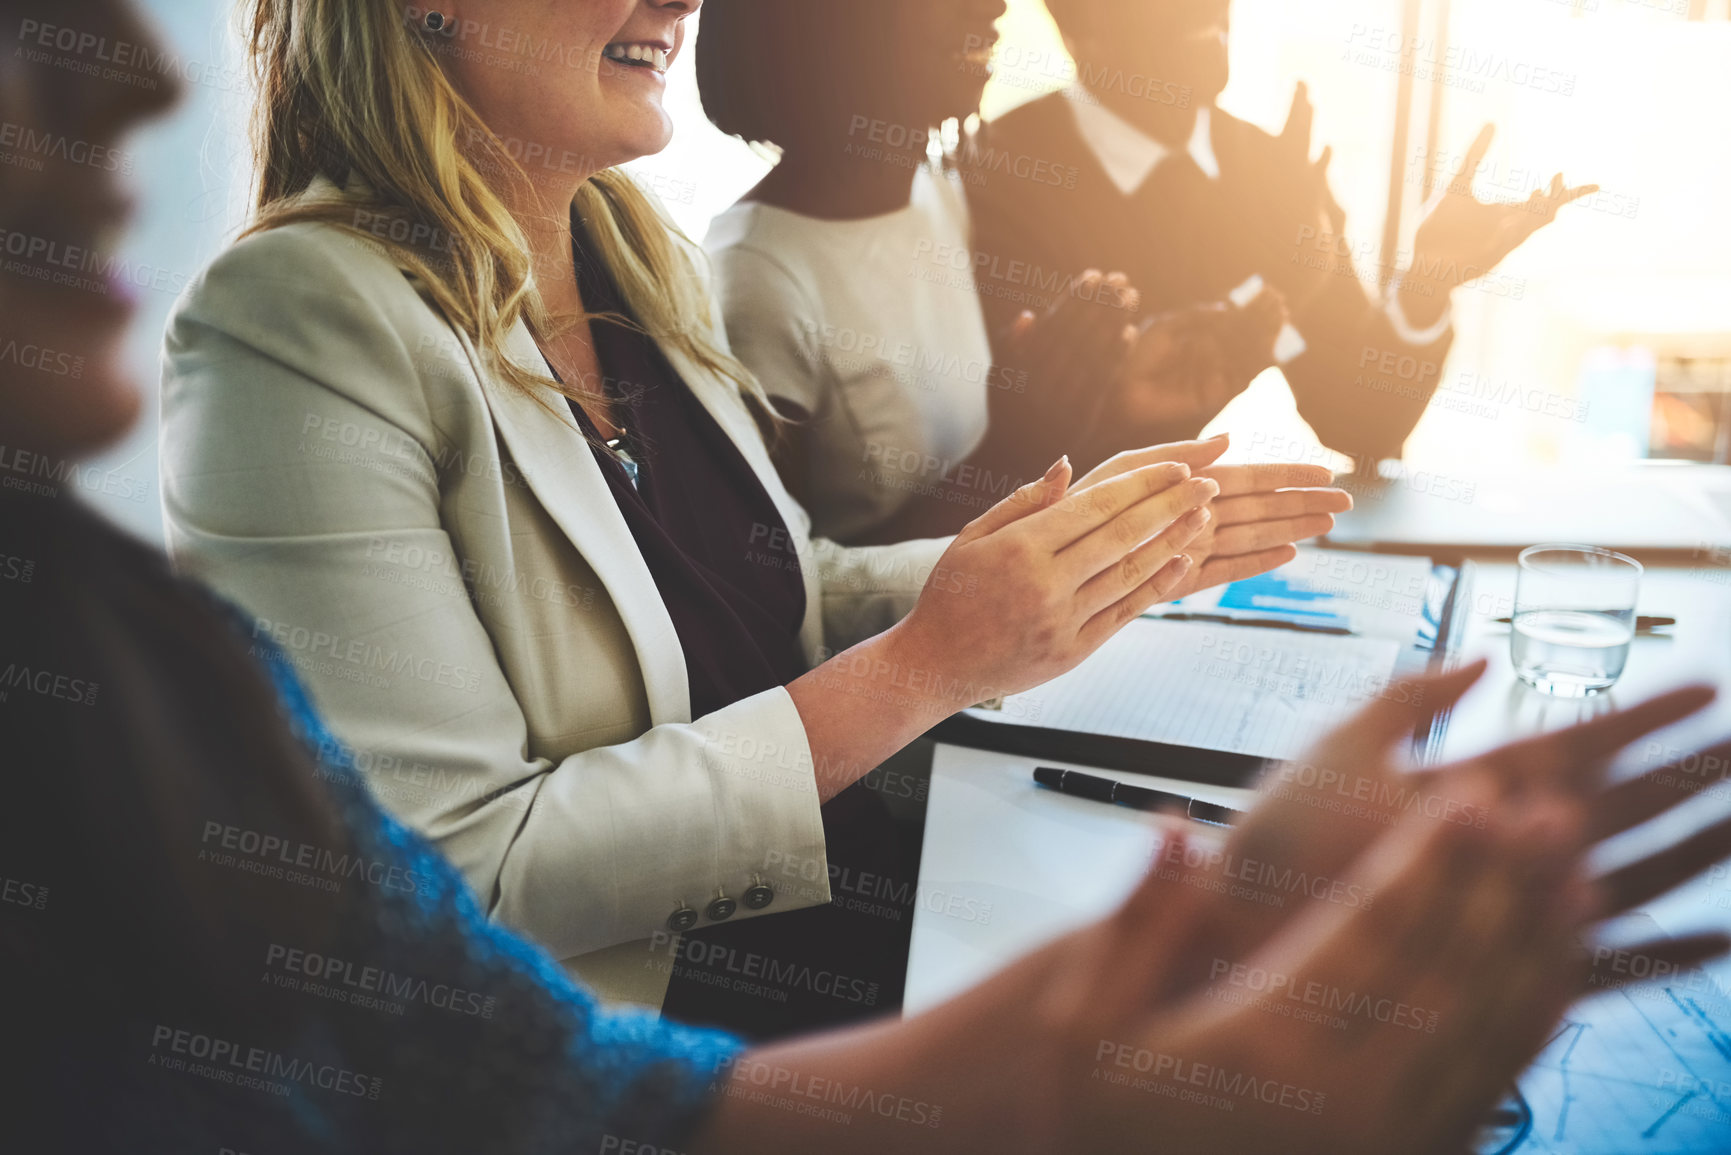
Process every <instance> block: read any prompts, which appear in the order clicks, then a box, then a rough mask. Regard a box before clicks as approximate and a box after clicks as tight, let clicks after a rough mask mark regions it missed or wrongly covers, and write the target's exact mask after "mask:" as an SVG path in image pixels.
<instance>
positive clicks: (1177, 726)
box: [969, 618, 1401, 758]
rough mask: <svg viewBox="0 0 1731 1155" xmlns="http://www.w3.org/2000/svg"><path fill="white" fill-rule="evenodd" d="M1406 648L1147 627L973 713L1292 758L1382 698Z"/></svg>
mask: <svg viewBox="0 0 1731 1155" xmlns="http://www.w3.org/2000/svg"><path fill="white" fill-rule="evenodd" d="M1400 650H1401V646H1400V644H1399V643H1398V642H1395V641H1392V640H1390V639H1387V638H1363V637H1342V636H1336V635H1328V634H1312V633H1302V632H1299V631H1295V630H1277V629H1261V628H1253V627H1246V626H1223V625H1216V624H1207V623H1200V622H1163V621H1160V620H1158V619H1155V618H1143V619H1141V620H1139V621H1135V622H1132V623H1130V625H1129V626H1127V627H1125V628H1124V630H1123V631H1122V632H1120V633H1119V634H1118V636H1117V637H1115V638H1113V639H1112V640H1111V641H1109V642H1107V643H1106V644H1105V646H1103V647H1101V649H1100V650H1099V652H1098V653H1096V654H1094V656H1093V657H1091V658H1089V659H1088V660H1087V661H1085V662H1083V663H1082V664H1081V665H1080V666H1078V667H1077V668H1076V669H1074V670H1072V671H1070V672H1069V673H1068V674H1065V675H1063V676H1062V677H1059V678H1057V679H1054V680H1053V681H1051V682H1048V683H1047V684H1046V685H1044V686H1040V687H1038V688H1036V689H1033V690H1030V691H1028V692H1027V693H1025V694H1015V695H1012V696H1010V697H1009V698H1007V699H1005V701H1004V704H1003V708H1002V709H998V710H989V709H976V710H970V711H969V714H970V715H971V716H973V717H976V718H981V719H984V720H987V721H993V722H1002V723H1007V724H1011V725H1022V726H1040V727H1043V728H1046V729H1053V730H1070V731H1075V732H1079V733H1086V734H1104V735H1108V736H1111V737H1115V738H1134V739H1138V740H1140V741H1145V742H1167V743H1171V744H1173V745H1178V746H1196V747H1201V748H1203V749H1208V750H1225V751H1229V752H1232V753H1238V754H1252V755H1255V756H1257V757H1262V758H1289V757H1294V756H1296V755H1298V754H1300V753H1302V752H1303V750H1304V749H1305V747H1307V746H1308V745H1309V744H1310V743H1311V742H1313V741H1314V740H1315V739H1316V738H1317V737H1319V736H1320V735H1321V734H1323V733H1324V732H1326V731H1327V730H1329V729H1330V728H1332V727H1333V726H1334V725H1335V724H1336V723H1338V722H1340V721H1342V720H1344V719H1345V718H1347V717H1350V716H1351V715H1352V714H1354V713H1356V712H1357V711H1358V710H1359V709H1360V708H1361V707H1362V706H1363V705H1364V704H1365V703H1366V702H1367V701H1369V700H1370V699H1371V698H1373V697H1375V696H1376V695H1377V694H1379V693H1380V692H1382V691H1383V689H1384V688H1385V687H1386V686H1387V685H1388V683H1389V681H1390V680H1391V678H1392V676H1393V674H1394V668H1395V661H1396V659H1397V658H1398V657H1399V655H1400Z"/></svg>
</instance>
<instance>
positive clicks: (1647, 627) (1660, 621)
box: [1492, 617, 1677, 634]
mask: <svg viewBox="0 0 1731 1155" xmlns="http://www.w3.org/2000/svg"><path fill="white" fill-rule="evenodd" d="M1492 620H1493V621H1495V622H1496V623H1497V625H1499V626H1512V625H1514V624H1515V622H1514V619H1513V618H1493V619H1492ZM1676 624H1677V619H1676V618H1659V617H1652V618H1636V619H1635V632H1636V633H1637V634H1650V633H1652V632H1653V631H1654V630H1663V629H1669V628H1670V627H1671V626H1674V625H1676Z"/></svg>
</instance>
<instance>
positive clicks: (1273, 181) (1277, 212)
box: [1255, 82, 1346, 312]
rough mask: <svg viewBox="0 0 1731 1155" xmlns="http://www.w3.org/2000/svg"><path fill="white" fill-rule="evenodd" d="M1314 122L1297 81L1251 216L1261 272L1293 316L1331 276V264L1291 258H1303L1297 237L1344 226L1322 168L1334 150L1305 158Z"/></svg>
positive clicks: (1306, 93)
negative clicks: (1261, 252) (1259, 240)
mask: <svg viewBox="0 0 1731 1155" xmlns="http://www.w3.org/2000/svg"><path fill="white" fill-rule="evenodd" d="M1315 122H1316V110H1315V108H1314V107H1313V106H1312V105H1311V103H1310V89H1309V87H1308V86H1306V85H1305V84H1304V83H1302V82H1300V83H1299V85H1298V88H1297V89H1296V90H1295V91H1294V92H1293V94H1292V108H1291V110H1290V111H1289V112H1288V113H1287V115H1286V127H1285V128H1284V129H1283V130H1282V131H1281V133H1280V136H1279V137H1277V138H1276V140H1275V146H1274V149H1273V154H1272V155H1273V164H1272V166H1271V167H1270V169H1269V171H1267V172H1264V173H1262V174H1260V176H1261V180H1260V182H1259V184H1260V188H1261V190H1262V196H1263V198H1264V200H1265V204H1264V207H1263V211H1262V212H1260V213H1259V214H1257V217H1256V218H1255V219H1259V220H1261V221H1262V222H1263V228H1264V229H1266V230H1267V232H1266V233H1265V234H1264V236H1263V244H1264V246H1265V247H1266V249H1267V260H1266V261H1265V262H1264V263H1265V265H1266V268H1267V274H1268V276H1269V278H1270V279H1271V280H1272V281H1273V282H1274V283H1275V284H1276V286H1278V287H1279V289H1280V290H1281V292H1283V293H1285V294H1286V296H1287V299H1288V304H1289V305H1290V306H1291V308H1292V309H1293V310H1294V311H1295V312H1302V311H1303V310H1304V307H1305V306H1306V305H1307V304H1308V303H1309V302H1310V301H1311V300H1312V299H1313V298H1314V297H1316V296H1317V295H1319V294H1320V293H1322V291H1323V290H1324V289H1326V288H1327V286H1328V278H1329V277H1330V276H1331V275H1333V268H1332V262H1326V263H1324V264H1323V265H1321V266H1320V267H1318V266H1313V265H1311V264H1309V263H1308V262H1306V261H1304V260H1303V259H1297V260H1295V259H1294V258H1295V257H1299V258H1302V257H1303V255H1304V254H1302V253H1300V252H1299V248H1300V246H1301V245H1302V243H1303V241H1302V238H1305V237H1313V236H1317V235H1319V234H1320V235H1334V236H1338V235H1339V234H1340V233H1341V232H1342V231H1343V230H1344V229H1345V227H1346V210H1344V209H1342V208H1341V207H1340V202H1339V201H1337V200H1335V199H1334V193H1333V191H1332V190H1331V189H1330V188H1329V187H1328V166H1329V162H1330V161H1332V160H1333V159H1334V149H1333V148H1331V147H1329V148H1324V149H1323V150H1322V155H1321V156H1319V157H1318V158H1317V159H1316V160H1315V161H1312V160H1311V159H1310V149H1311V135H1312V131H1313V129H1314V126H1315Z"/></svg>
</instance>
